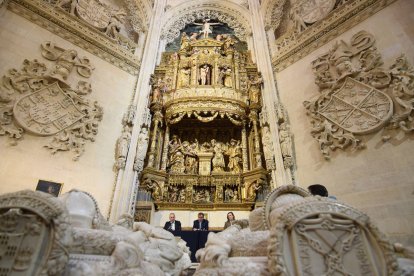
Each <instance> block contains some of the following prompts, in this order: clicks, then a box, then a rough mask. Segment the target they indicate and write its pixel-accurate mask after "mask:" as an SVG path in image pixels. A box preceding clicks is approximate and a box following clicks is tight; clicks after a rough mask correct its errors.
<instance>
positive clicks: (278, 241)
mask: <svg viewBox="0 0 414 276" xmlns="http://www.w3.org/2000/svg"><path fill="white" fill-rule="evenodd" d="M249 222H250V227H249V228H245V229H241V227H240V226H239V225H233V226H231V227H229V228H227V229H226V230H224V231H223V232H220V233H217V234H213V233H211V234H209V236H208V240H207V243H206V247H205V248H204V249H200V250H199V251H197V253H196V256H197V258H198V259H199V260H200V266H199V268H198V269H197V271H196V273H195V275H246V276H247V275H302V274H303V275H340V274H342V275H412V274H410V273H412V272H413V271H414V266H413V263H414V259H413V256H412V255H413V254H412V252H413V251H412V249H411V248H409V247H404V246H402V245H398V244H396V245H394V247H393V246H392V245H391V244H390V243H389V241H388V240H387V238H386V237H385V235H384V234H382V233H381V232H380V231H379V230H378V229H377V228H376V226H375V225H374V224H373V223H372V222H371V221H370V219H369V217H368V216H367V215H365V214H364V213H362V212H360V211H359V210H356V209H354V208H352V207H350V206H347V205H345V204H343V203H340V202H338V201H334V200H331V199H328V198H322V197H319V196H317V197H312V196H310V195H309V194H308V192H307V191H305V190H303V189H301V188H299V187H297V186H293V185H286V186H282V187H279V188H278V189H276V190H274V191H272V192H271V193H270V194H269V195H268V197H267V198H266V200H265V202H264V207H262V208H258V209H255V210H254V211H253V212H252V213H251V215H250V217H249ZM410 252H411V253H410ZM396 253H399V254H400V256H401V257H403V258H399V259H397V256H396Z"/></svg>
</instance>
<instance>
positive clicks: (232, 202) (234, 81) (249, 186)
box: [141, 32, 268, 210]
mask: <svg viewBox="0 0 414 276" xmlns="http://www.w3.org/2000/svg"><path fill="white" fill-rule="evenodd" d="M207 33H208V32H207ZM203 34H204V33H203ZM197 36H198V34H197V33H193V34H192V35H191V37H189V36H188V35H187V34H185V33H183V34H182V37H181V47H180V49H179V51H178V52H175V53H168V52H167V53H164V54H163V55H162V57H161V64H160V65H159V66H157V67H156V68H155V72H154V74H153V75H152V77H151V80H150V84H151V86H152V95H151V99H150V104H149V108H150V110H151V113H152V115H153V116H152V118H153V126H152V129H151V135H150V137H151V141H150V144H151V147H150V150H149V152H148V153H147V163H146V168H145V169H144V170H143V173H142V181H143V183H144V184H145V185H142V186H141V187H142V188H144V189H145V190H147V191H148V192H150V193H151V194H152V197H153V200H154V203H155V204H156V206H157V208H158V209H170V210H171V209H176V210H200V209H203V210H206V209H209V210H228V209H229V208H230V209H232V210H251V209H252V207H253V206H254V204H255V203H256V201H257V200H263V199H264V195H265V193H266V191H267V190H268V172H267V170H266V168H265V167H263V165H262V164H264V162H262V161H261V158H262V156H263V153H262V149H261V146H260V142H259V141H260V131H259V128H260V126H259V125H258V118H259V114H260V112H261V106H262V104H261V101H262V97H261V91H262V87H263V80H262V76H261V74H260V72H258V71H257V67H256V65H255V64H254V63H253V62H252V60H251V57H250V53H249V52H244V51H237V50H236V49H235V47H234V44H235V41H234V38H233V37H232V36H231V35H230V34H223V35H221V34H220V35H218V36H217V37H216V39H211V38H209V37H208V34H207V35H206V34H204V36H206V37H205V38H201V39H197ZM249 118H250V119H251V121H252V122H251V123H248V122H249Z"/></svg>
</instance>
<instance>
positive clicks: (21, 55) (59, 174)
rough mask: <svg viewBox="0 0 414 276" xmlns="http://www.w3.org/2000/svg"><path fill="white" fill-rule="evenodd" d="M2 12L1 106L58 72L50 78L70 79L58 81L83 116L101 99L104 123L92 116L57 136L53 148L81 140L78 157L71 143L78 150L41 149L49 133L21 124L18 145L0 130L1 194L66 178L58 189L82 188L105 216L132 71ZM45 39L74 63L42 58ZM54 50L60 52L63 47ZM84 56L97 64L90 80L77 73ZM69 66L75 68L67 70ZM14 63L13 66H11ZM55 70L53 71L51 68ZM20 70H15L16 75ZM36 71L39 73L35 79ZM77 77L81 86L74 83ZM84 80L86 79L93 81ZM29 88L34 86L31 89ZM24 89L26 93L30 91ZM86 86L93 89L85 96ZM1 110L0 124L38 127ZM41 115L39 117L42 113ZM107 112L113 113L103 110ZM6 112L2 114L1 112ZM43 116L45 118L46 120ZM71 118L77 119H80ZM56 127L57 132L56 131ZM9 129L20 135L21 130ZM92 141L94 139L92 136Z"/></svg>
mask: <svg viewBox="0 0 414 276" xmlns="http://www.w3.org/2000/svg"><path fill="white" fill-rule="evenodd" d="M2 12H4V13H3V14H2V15H1V17H0V24H1V26H2V32H1V34H0V47H1V49H2V50H1V51H0V60H1V62H0V76H4V75H6V76H9V78H5V79H2V80H1V81H2V88H1V93H0V94H1V95H2V96H1V98H2V99H1V102H2V107H3V103H4V100H6V101H7V97H10V96H13V98H16V100H18V99H21V97H22V96H23V97H24V96H25V95H29V94H30V93H33V92H34V91H38V90H39V89H40V87H37V85H40V84H41V83H38V84H36V80H39V79H42V78H46V76H49V77H50V76H53V75H55V77H54V78H55V80H56V78H59V75H61V76H62V81H61V83H63V82H65V83H67V86H65V85H63V84H62V86H61V89H62V91H64V93H65V95H69V97H70V98H71V99H72V101H75V102H78V103H80V106H81V108H80V111H81V113H82V114H84V115H87V113H86V112H85V110H84V108H85V107H88V108H89V107H91V108H92V109H93V108H95V107H96V105H98V106H100V107H101V108H102V110H103V111H104V115H103V116H102V118H101V121H99V120H90V121H88V122H87V124H86V125H85V124H84V125H82V126H79V127H80V128H79V131H80V132H76V133H73V136H67V137H63V136H60V135H61V134H62V132H60V134H58V135H59V138H60V139H61V142H63V144H62V143H60V144H55V146H57V147H56V148H55V149H58V148H60V149H62V150H63V149H69V148H71V147H72V146H73V145H74V144H72V143H74V142H75V141H76V144H77V145H78V146H80V147H79V148H78V149H79V153H80V152H82V151H83V154H82V155H81V156H80V157H79V160H78V161H76V162H75V161H73V160H72V158H73V157H76V155H77V154H78V153H77V152H76V151H78V150H77V149H76V148H75V147H73V149H74V150H76V151H72V152H64V151H60V152H58V153H56V154H54V155H52V154H51V150H49V149H48V148H46V147H44V146H45V145H48V144H49V143H50V142H53V137H54V135H51V136H44V135H43V136H39V135H37V134H36V135H34V134H31V133H29V132H27V131H26V130H25V132H24V133H23V135H22V138H20V139H18V143H17V145H15V146H13V144H14V143H12V145H11V144H10V142H11V141H13V140H15V139H14V138H13V139H11V138H8V137H7V136H9V135H10V134H9V133H8V134H7V135H4V136H0V152H1V154H2V158H1V160H2V161H1V162H0V179H1V180H2V181H3V183H8V184H7V185H1V187H0V193H1V194H2V193H6V192H11V191H16V190H21V189H31V190H34V189H35V187H36V184H37V182H38V180H39V179H46V180H50V181H54V182H59V183H63V191H62V192H65V191H67V190H70V189H72V188H82V189H84V190H87V191H88V192H90V193H91V194H93V195H94V196H95V197H96V199H97V200H98V202H99V204H100V205H101V206H102V211H103V213H104V214H107V211H108V207H109V206H108V205H109V202H110V197H111V191H112V186H113V181H114V179H115V172H114V171H113V164H114V148H115V144H116V140H117V138H118V136H119V134H120V133H121V131H122V125H121V122H122V119H123V115H124V112H125V111H126V110H127V109H128V104H129V102H130V100H131V95H132V92H133V87H134V84H135V77H134V76H132V75H130V74H129V73H127V72H125V71H124V70H121V69H119V68H118V67H116V66H114V65H112V64H110V63H108V62H106V61H105V60H104V59H101V58H98V57H96V56H95V55H92V54H91V53H89V52H87V51H85V50H83V49H81V48H79V47H77V46H75V45H73V44H71V43H70V42H68V41H66V40H64V39H62V38H60V37H59V36H56V35H54V34H52V33H50V32H49V31H47V30H45V29H43V28H41V27H40V26H38V25H35V24H33V23H31V22H29V21H27V20H26V19H24V18H23V17H21V16H19V15H17V14H15V13H13V12H11V11H9V10H3V11H2ZM45 41H50V42H52V43H53V44H54V45H55V46H56V47H59V48H62V49H65V50H75V51H76V53H77V57H76V58H74V59H73V62H74V64H71V62H69V63H66V62H65V61H64V58H63V57H61V58H60V59H57V60H55V61H53V60H49V59H47V58H44V57H43V56H42V48H41V44H42V43H44V42H45ZM57 52H60V53H62V51H60V50H58V51H57ZM63 52H64V51H63ZM68 54H70V53H68ZM69 56H70V55H69ZM48 57H49V58H52V57H53V55H50V53H49V54H48ZM84 58H87V59H88V60H89V63H90V64H92V65H93V68H94V69H93V70H91V76H90V77H89V78H86V77H85V76H87V75H85V74H84V76H82V75H80V74H79V73H78V72H77V70H78V68H79V69H80V72H83V71H85V69H87V67H86V66H85V63H84V61H86V60H84ZM25 60H27V61H25ZM35 60H37V61H35ZM82 60H83V61H82ZM69 61H70V60H69ZM24 64H26V65H24ZM29 64H31V65H35V64H36V67H33V66H32V67H30V66H29V67H28V65H29ZM42 64H43V65H44V66H43V65H42ZM25 66H26V68H27V69H28V70H29V69H30V70H29V71H22V68H23V67H25ZM71 67H72V69H71V70H68V69H70V68H71ZM13 68H14V69H16V70H17V71H13V70H12V71H9V70H10V69H13ZM42 70H43V71H42ZM54 71H56V72H55V73H54ZM68 71H71V73H70V74H69V72H68ZM18 72H19V75H16V74H17V73H18ZM42 73H43V75H42ZM66 73H68V74H67V79H66V80H65V79H64V78H63V76H66ZM33 75H37V76H41V77H38V78H34V77H33ZM49 79H51V78H49ZM3 80H4V81H6V82H5V83H7V80H10V81H11V82H9V84H11V85H16V87H17V88H20V89H23V90H24V89H26V88H27V90H28V91H26V92H25V93H20V92H19V91H18V90H16V89H15V88H12V89H7V88H5V87H4V85H3V83H4V82H3ZM49 83H50V84H53V82H52V81H49ZM78 83H79V84H81V86H79V87H78ZM86 83H89V84H90V87H89V85H86ZM18 84H20V85H18ZM30 86H32V87H31V88H30ZM80 90H82V91H83V92H82V91H80ZM29 91H31V92H30V93H29ZM58 91H59V94H58V95H61V96H63V95H64V94H62V93H61V91H60V90H58ZM90 91H92V92H91V93H90V94H88V93H89V92H90ZM11 93H13V94H11ZM78 93H81V94H82V93H85V94H88V95H81V94H78ZM3 96H5V98H3ZM65 98H66V97H65ZM23 101H24V98H23V99H21V100H20V101H19V102H20V103H23ZM95 102H96V103H95ZM49 103H50V102H49ZM9 104H11V102H8V103H5V105H9ZM78 106H79V105H78V104H76V105H75V107H76V108H78ZM38 110H40V111H42V110H43V109H42V108H41V107H40V106H39V108H38ZM74 110H75V109H74ZM61 111H62V110H61ZM58 112H60V111H59V110H56V112H55V115H57V116H58V117H59V114H60V113H58ZM87 112H89V111H87ZM107 112H108V113H107ZM2 114H3V116H2V119H1V120H2V124H1V125H2V128H8V126H12V125H15V126H16V129H19V128H22V126H21V124H25V126H24V128H26V129H28V130H32V131H33V130H34V131H36V130H35V129H33V127H34V126H33V125H32V126H28V125H26V123H25V122H26V120H25V119H24V117H22V119H19V120H20V121H16V120H15V119H14V118H12V121H11V124H4V123H3V119H6V118H7V117H9V118H10V117H11V116H10V114H4V113H2ZM39 114H40V115H41V113H39ZM88 114H89V113H88ZM106 114H110V115H109V116H106ZM4 115H6V116H5V117H4ZM89 115H91V114H89ZM46 118H48V117H45V118H44V119H46ZM84 118H86V117H84ZM91 119H92V118H91ZM76 123H79V121H77V122H75V124H76ZM71 126H74V125H71ZM9 129H10V128H9ZM51 130H53V129H51ZM54 131H57V129H56V130H54ZM82 132H84V134H87V133H89V136H83V137H84V138H86V139H84V138H82V137H81V136H82V134H81V133H82ZM14 133H16V135H17V134H18V133H20V132H19V131H17V132H14ZM51 133H52V132H51ZM93 133H94V134H93ZM12 136H13V135H12ZM66 139H67V140H66ZM91 140H94V142H92V141H91ZM82 148H83V149H82Z"/></svg>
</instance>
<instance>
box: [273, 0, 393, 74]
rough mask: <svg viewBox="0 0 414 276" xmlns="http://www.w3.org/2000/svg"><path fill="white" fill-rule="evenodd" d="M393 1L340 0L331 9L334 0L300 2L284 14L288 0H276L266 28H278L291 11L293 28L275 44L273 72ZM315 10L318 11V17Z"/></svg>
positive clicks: (293, 61)
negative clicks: (284, 15) (283, 17)
mask: <svg viewBox="0 0 414 276" xmlns="http://www.w3.org/2000/svg"><path fill="white" fill-rule="evenodd" d="M394 1H395V0H353V1H337V3H336V4H335V6H332V5H333V4H334V2H335V1H332V0H324V1H315V2H312V3H308V1H298V2H295V5H292V7H291V9H290V10H289V11H283V8H284V2H285V0H280V1H275V4H274V5H273V7H274V9H273V10H272V11H269V12H268V14H266V27H267V28H268V29H269V28H273V29H274V30H275V29H277V28H278V26H279V24H280V22H281V18H282V14H283V12H289V13H290V20H291V22H292V23H291V26H292V28H291V29H289V30H287V31H286V32H285V33H284V34H282V35H281V36H280V37H278V38H277V40H276V42H275V43H276V45H277V47H276V48H277V50H275V52H274V55H273V58H272V64H273V67H274V70H275V71H277V72H278V71H281V70H283V69H285V68H286V67H288V66H289V65H291V64H293V63H295V62H296V61H298V60H300V59H301V58H302V57H304V56H306V55H307V54H309V53H311V52H312V51H314V50H316V49H317V48H318V47H320V45H323V44H325V43H326V42H328V41H330V40H332V39H334V38H335V37H337V36H338V35H339V34H341V33H343V32H345V31H347V30H348V29H350V28H351V27H353V26H355V25H357V24H358V23H359V22H361V21H363V20H365V19H366V18H367V17H369V16H370V15H372V14H374V13H376V12H378V11H379V10H381V9H383V8H384V7H386V6H387V5H389V4H391V3H393V2H394ZM301 5H302V6H303V5H304V6H306V7H307V8H306V9H304V8H302V6H301ZM308 6H310V7H308ZM318 7H323V9H319V8H318ZM321 10H323V12H321ZM312 11H318V12H317V13H316V14H317V16H316V15H314V13H313V12H312Z"/></svg>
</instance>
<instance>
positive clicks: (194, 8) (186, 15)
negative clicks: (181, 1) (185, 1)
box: [161, 2, 251, 42]
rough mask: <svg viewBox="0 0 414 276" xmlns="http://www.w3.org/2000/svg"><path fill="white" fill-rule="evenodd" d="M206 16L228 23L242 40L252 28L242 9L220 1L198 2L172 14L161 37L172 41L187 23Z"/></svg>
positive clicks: (245, 38)
mask: <svg viewBox="0 0 414 276" xmlns="http://www.w3.org/2000/svg"><path fill="white" fill-rule="evenodd" d="M205 18H211V19H216V20H218V21H220V22H224V23H227V24H228V25H229V27H230V28H232V29H233V30H234V33H235V35H236V36H237V37H238V38H239V39H240V40H247V36H248V34H249V33H251V28H250V27H249V25H248V24H246V22H248V19H247V18H246V17H245V16H244V14H242V13H241V12H240V11H238V10H235V9H233V8H231V7H228V6H226V5H223V3H222V2H220V3H203V4H200V3H197V4H196V5H194V4H190V5H188V6H185V7H181V8H180V10H179V12H178V13H177V15H174V16H171V17H170V18H169V19H168V21H167V22H165V24H164V27H163V29H162V31H161V38H162V39H165V40H166V42H171V41H173V40H174V39H175V38H177V37H179V36H180V30H182V29H183V28H184V27H185V25H187V24H189V23H192V22H194V21H195V20H202V19H205Z"/></svg>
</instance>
